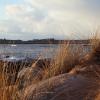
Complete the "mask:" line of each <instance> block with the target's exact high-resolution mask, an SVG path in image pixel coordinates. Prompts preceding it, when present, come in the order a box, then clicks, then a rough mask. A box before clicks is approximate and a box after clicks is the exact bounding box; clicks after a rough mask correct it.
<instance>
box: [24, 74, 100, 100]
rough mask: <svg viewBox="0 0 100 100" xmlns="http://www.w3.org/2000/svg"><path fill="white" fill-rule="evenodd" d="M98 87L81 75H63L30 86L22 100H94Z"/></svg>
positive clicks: (93, 81)
mask: <svg viewBox="0 0 100 100" xmlns="http://www.w3.org/2000/svg"><path fill="white" fill-rule="evenodd" d="M98 89H100V85H99V84H98V83H97V82H96V81H95V79H94V80H91V79H89V78H86V77H84V76H82V75H78V74H77V75H71V74H63V75H60V76H56V77H53V78H51V79H48V80H46V81H43V82H41V83H39V84H36V85H34V84H33V85H31V86H29V87H28V88H26V90H25V91H24V94H23V95H24V97H23V100H85V99H86V98H88V99H87V100H94V98H95V96H96V94H97V93H96V92H97V90H98Z"/></svg>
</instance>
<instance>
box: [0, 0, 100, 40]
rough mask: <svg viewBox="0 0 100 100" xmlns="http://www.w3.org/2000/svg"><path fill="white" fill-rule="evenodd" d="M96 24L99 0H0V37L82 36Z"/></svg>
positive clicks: (87, 35) (98, 14) (97, 24)
mask: <svg viewBox="0 0 100 100" xmlns="http://www.w3.org/2000/svg"><path fill="white" fill-rule="evenodd" d="M99 25H100V0H0V38H8V39H23V40H28V39H37V38H57V39H63V38H64V39H83V38H88V37H89V35H90V34H91V33H93V32H95V31H96V30H97V29H98V27H99Z"/></svg>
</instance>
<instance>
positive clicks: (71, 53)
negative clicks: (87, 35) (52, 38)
mask: <svg viewBox="0 0 100 100" xmlns="http://www.w3.org/2000/svg"><path fill="white" fill-rule="evenodd" d="M91 44H92V46H93V52H92V54H94V53H95V51H96V50H97V49H98V46H99V48H100V41H99V39H97V37H95V38H94V39H92V40H91ZM74 46H75V45H74ZM76 46H77V45H76ZM83 53H84V47H83V46H81V47H76V48H73V49H72V48H71V45H70V44H69V43H63V44H59V48H58V49H57V51H56V54H55V56H54V59H53V60H52V61H51V62H50V64H48V63H46V62H45V65H44V66H43V68H44V69H43V70H44V71H43V74H42V78H43V79H41V80H40V81H43V80H45V79H48V78H50V77H53V76H57V75H59V74H63V73H68V72H70V71H71V70H72V69H73V68H74V67H75V66H76V65H78V64H79V63H80V61H81V59H82V57H83ZM91 57H93V55H92V56H91ZM37 62H38V61H36V62H35V63H34V64H33V66H32V67H34V66H35V64H36V63H37ZM11 66H12V65H9V66H8V65H7V64H5V63H0V100H19V98H18V86H17V85H18V84H17V83H18V81H20V80H17V79H16V81H15V82H14V84H12V83H11V82H10V81H9V77H10V76H15V75H16V71H13V74H11V73H7V72H5V70H6V69H4V68H8V67H11ZM15 66H16V67H17V65H16V64H15ZM16 67H12V68H15V69H12V70H16ZM22 68H23V67H22V66H21V69H22ZM6 71H7V70H6ZM28 73H29V74H28V75H29V76H30V74H32V73H30V72H28ZM97 74H98V75H100V73H97ZM14 78H15V77H13V78H12V80H15V79H14ZM27 79H28V78H27ZM27 81H28V80H27ZM99 97H100V96H99ZM96 100H99V99H96Z"/></svg>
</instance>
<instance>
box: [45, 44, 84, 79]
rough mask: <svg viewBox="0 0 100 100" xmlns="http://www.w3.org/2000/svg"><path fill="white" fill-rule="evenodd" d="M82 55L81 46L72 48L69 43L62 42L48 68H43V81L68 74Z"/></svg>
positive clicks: (82, 49)
mask: <svg viewBox="0 0 100 100" xmlns="http://www.w3.org/2000/svg"><path fill="white" fill-rule="evenodd" d="M74 46H77V45H74ZM83 53H84V47H83V46H80V47H77V48H72V47H71V45H70V44H69V43H66V42H64V43H62V44H60V45H59V48H58V49H57V51H56V54H55V56H54V59H53V61H51V63H50V65H49V67H48V65H46V66H44V68H45V70H44V79H45V78H46V79H47V78H50V77H53V76H56V75H59V74H63V73H68V72H69V71H71V70H72V69H73V68H74V67H75V65H77V64H79V62H80V60H81V59H82V55H83Z"/></svg>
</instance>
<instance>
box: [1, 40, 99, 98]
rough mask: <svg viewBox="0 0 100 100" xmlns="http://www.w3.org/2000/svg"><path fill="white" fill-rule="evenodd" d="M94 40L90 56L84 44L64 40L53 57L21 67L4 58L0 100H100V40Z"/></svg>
mask: <svg viewBox="0 0 100 100" xmlns="http://www.w3.org/2000/svg"><path fill="white" fill-rule="evenodd" d="M91 44H92V45H93V48H92V50H91V52H90V53H88V54H86V56H84V55H83V54H84V47H83V46H82V47H79V48H73V49H71V47H70V44H68V43H67V44H66V43H64V44H61V45H60V46H59V48H58V49H57V52H56V54H55V56H54V59H53V60H49V61H48V60H43V61H42V62H41V61H40V60H37V61H36V62H34V63H33V64H31V66H28V65H27V66H26V65H25V66H21V67H20V68H19V69H18V66H19V65H18V64H17V65H16V64H14V65H13V67H12V64H8V63H4V62H2V61H0V100H85V99H86V100H99V99H100V68H99V67H100V42H99V41H98V40H97V39H94V40H92V42H91ZM15 66H16V67H15ZM9 68H11V69H9ZM8 69H9V70H8Z"/></svg>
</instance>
